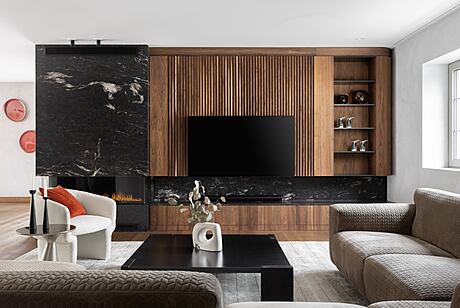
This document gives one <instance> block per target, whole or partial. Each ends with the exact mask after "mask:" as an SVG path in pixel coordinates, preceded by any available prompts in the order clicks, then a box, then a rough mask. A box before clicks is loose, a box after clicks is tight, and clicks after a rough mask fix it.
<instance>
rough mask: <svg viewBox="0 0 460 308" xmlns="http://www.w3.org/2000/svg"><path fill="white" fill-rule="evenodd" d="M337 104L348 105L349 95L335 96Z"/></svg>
mask: <svg viewBox="0 0 460 308" xmlns="http://www.w3.org/2000/svg"><path fill="white" fill-rule="evenodd" d="M335 103H336V104H348V95H343V94H340V95H336V96H335Z"/></svg>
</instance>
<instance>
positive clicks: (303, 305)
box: [225, 302, 364, 308]
mask: <svg viewBox="0 0 460 308" xmlns="http://www.w3.org/2000/svg"><path fill="white" fill-rule="evenodd" d="M225 308H364V306H358V305H353V304H343V303H319V302H295V303H293V302H242V303H235V304H230V305H227V306H225Z"/></svg>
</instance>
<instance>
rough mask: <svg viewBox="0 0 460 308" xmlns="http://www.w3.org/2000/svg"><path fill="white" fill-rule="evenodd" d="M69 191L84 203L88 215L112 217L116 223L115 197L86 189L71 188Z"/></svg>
mask: <svg viewBox="0 0 460 308" xmlns="http://www.w3.org/2000/svg"><path fill="white" fill-rule="evenodd" d="M69 192H70V193H71V194H72V195H74V197H75V198H77V200H78V201H80V202H81V203H82V204H83V206H84V207H85V209H86V212H87V214H88V215H96V216H103V217H107V218H110V219H111V220H112V222H113V225H115V220H116V216H117V204H116V202H115V201H114V200H113V199H111V198H109V197H105V196H100V195H96V194H92V193H89V192H86V191H79V190H72V189H69Z"/></svg>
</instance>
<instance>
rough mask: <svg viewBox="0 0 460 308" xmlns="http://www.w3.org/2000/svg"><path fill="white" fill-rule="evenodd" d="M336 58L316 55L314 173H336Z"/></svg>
mask: <svg viewBox="0 0 460 308" xmlns="http://www.w3.org/2000/svg"><path fill="white" fill-rule="evenodd" d="M333 82H334V58H333V57H330V56H316V57H314V104H313V108H314V112H313V113H314V129H313V130H314V133H313V143H312V144H313V145H314V146H313V160H314V175H334V154H333V149H334V84H333Z"/></svg>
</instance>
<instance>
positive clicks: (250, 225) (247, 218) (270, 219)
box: [150, 204, 329, 232]
mask: <svg viewBox="0 0 460 308" xmlns="http://www.w3.org/2000/svg"><path fill="white" fill-rule="evenodd" d="M215 222H217V223H219V224H220V225H221V227H222V230H223V232H232V231H238V232H256V231H267V232H268V231H272V232H273V231H327V230H328V224H329V206H328V205H305V204H302V205H276V204H272V205H270V204H268V205H267V204H265V205H254V204H250V205H247V204H238V205H225V207H224V210H223V211H221V212H218V213H217V214H216V217H215ZM189 230H191V226H190V225H189V224H188V223H187V218H186V216H185V214H184V215H181V214H179V211H178V209H177V207H175V206H170V205H154V206H150V231H152V232H162V231H164V232H177V231H189Z"/></svg>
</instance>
